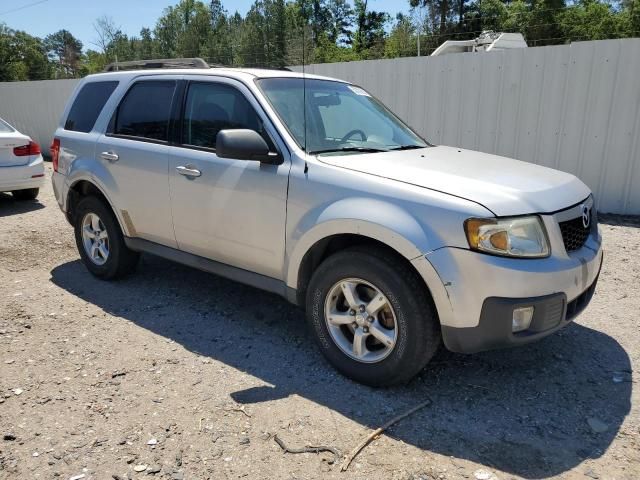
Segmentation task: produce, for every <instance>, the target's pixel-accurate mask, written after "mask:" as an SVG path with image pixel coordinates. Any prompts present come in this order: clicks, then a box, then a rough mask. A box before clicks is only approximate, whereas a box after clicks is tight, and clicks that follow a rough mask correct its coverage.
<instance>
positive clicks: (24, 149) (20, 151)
mask: <svg viewBox="0 0 640 480" xmlns="http://www.w3.org/2000/svg"><path fill="white" fill-rule="evenodd" d="M40 153H41V152H40V145H38V144H37V143H36V142H34V141H33V140H29V144H28V145H22V146H21V147H16V148H14V149H13V154H14V155H15V156H16V157H26V156H27V155H40Z"/></svg>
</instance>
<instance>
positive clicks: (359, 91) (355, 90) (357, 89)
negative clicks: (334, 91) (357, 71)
mask: <svg viewBox="0 0 640 480" xmlns="http://www.w3.org/2000/svg"><path fill="white" fill-rule="evenodd" d="M347 87H349V90H351V91H352V92H353V93H355V94H356V95H362V96H364V97H370V96H371V95H369V94H368V93H367V92H365V91H364V90H363V89H361V88H360V87H354V86H353V85H347Z"/></svg>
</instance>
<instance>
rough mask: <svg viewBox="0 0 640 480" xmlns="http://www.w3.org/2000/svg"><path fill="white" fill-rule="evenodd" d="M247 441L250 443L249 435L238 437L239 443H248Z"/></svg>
mask: <svg viewBox="0 0 640 480" xmlns="http://www.w3.org/2000/svg"><path fill="white" fill-rule="evenodd" d="M249 443H251V440H250V439H249V437H242V438H241V439H240V445H249Z"/></svg>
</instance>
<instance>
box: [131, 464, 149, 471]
mask: <svg viewBox="0 0 640 480" xmlns="http://www.w3.org/2000/svg"><path fill="white" fill-rule="evenodd" d="M146 469H147V466H146V465H136V466H135V467H133V470H134V471H136V472H144V471H145V470H146Z"/></svg>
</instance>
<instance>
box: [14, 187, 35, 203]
mask: <svg viewBox="0 0 640 480" xmlns="http://www.w3.org/2000/svg"><path fill="white" fill-rule="evenodd" d="M38 193H40V189H39V188H25V189H24V190H14V191H13V192H11V195H13V198H15V199H16V200H35V199H36V197H37V196H38Z"/></svg>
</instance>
